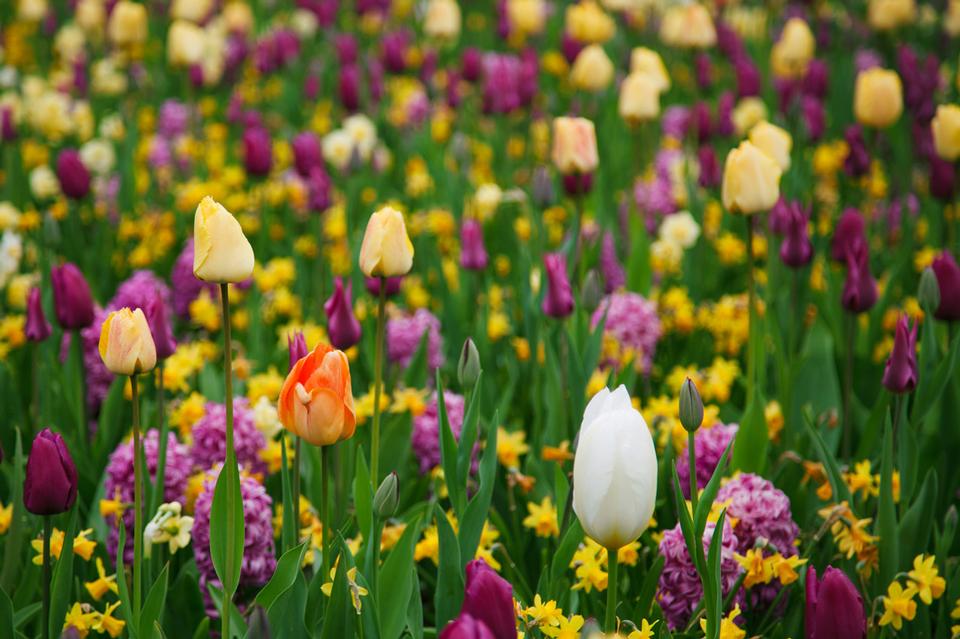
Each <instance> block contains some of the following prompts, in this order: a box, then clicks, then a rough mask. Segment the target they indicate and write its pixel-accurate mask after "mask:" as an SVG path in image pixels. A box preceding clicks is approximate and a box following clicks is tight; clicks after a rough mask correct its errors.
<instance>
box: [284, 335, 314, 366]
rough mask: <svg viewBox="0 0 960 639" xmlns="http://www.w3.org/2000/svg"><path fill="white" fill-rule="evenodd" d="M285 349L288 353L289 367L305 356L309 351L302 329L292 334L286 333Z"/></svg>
mask: <svg viewBox="0 0 960 639" xmlns="http://www.w3.org/2000/svg"><path fill="white" fill-rule="evenodd" d="M287 351H289V353H290V368H293V366H294V364H296V363H297V362H299V361H300V360H301V359H302V358H304V357H306V355H307V353H308V352H309V351H308V350H307V340H306V338H305V337H304V336H303V331H295V332H294V333H293V335H289V334H288V335H287Z"/></svg>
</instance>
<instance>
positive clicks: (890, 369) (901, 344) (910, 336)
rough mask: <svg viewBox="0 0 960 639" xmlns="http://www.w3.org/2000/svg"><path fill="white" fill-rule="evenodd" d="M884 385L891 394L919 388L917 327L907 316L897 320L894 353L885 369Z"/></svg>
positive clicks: (891, 353)
mask: <svg viewBox="0 0 960 639" xmlns="http://www.w3.org/2000/svg"><path fill="white" fill-rule="evenodd" d="M883 385H884V387H885V388H886V389H887V390H889V391H890V392H891V393H898V394H900V393H909V392H910V391H912V390H913V389H914V388H916V387H917V325H916V324H914V325H913V328H912V329H911V328H910V323H909V321H908V320H907V316H906V315H901V316H900V319H898V320H897V331H896V334H895V336H894V338H893V351H891V352H890V357H889V358H888V359H887V365H886V367H885V368H884V369H883Z"/></svg>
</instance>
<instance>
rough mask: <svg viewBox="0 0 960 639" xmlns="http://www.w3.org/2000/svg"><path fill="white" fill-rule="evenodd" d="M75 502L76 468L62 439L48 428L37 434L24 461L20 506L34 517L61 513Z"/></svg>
mask: <svg viewBox="0 0 960 639" xmlns="http://www.w3.org/2000/svg"><path fill="white" fill-rule="evenodd" d="M76 500H77V467H76V466H74V464H73V459H72V458H71V457H70V451H69V450H67V446H66V444H64V443H63V437H61V436H60V435H58V434H57V433H54V432H53V431H52V430H50V429H49V428H44V429H43V430H42V431H40V432H39V433H37V436H36V438H34V440H33V446H31V448H30V457H28V458H27V471H26V476H25V477H24V480H23V504H24V505H25V506H26V507H27V510H29V511H30V512H32V513H33V514H34V515H59V514H60V513H65V512H67V511H68V510H70V508H71V507H72V506H73V503H74V502H75V501H76Z"/></svg>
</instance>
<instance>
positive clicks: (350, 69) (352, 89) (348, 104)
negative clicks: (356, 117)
mask: <svg viewBox="0 0 960 639" xmlns="http://www.w3.org/2000/svg"><path fill="white" fill-rule="evenodd" d="M338 87H339V91H340V103H341V104H342V105H343V108H344V109H346V110H347V111H349V112H351V113H352V112H354V111H356V110H357V109H358V108H360V69H359V68H358V67H357V66H356V65H353V64H351V65H347V66H344V67H341V68H340V80H339V83H338Z"/></svg>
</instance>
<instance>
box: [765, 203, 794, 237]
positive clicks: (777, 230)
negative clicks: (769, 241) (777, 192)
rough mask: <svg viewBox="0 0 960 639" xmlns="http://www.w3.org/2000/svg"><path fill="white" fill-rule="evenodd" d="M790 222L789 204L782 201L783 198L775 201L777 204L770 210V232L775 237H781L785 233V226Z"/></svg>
mask: <svg viewBox="0 0 960 639" xmlns="http://www.w3.org/2000/svg"><path fill="white" fill-rule="evenodd" d="M789 221H790V204H789V203H788V202H787V201H786V200H785V199H783V196H780V198H778V199H777V203H776V204H774V205H773V208H772V209H770V232H771V233H774V234H776V235H783V234H784V233H786V232H787V226H788V224H789Z"/></svg>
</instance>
